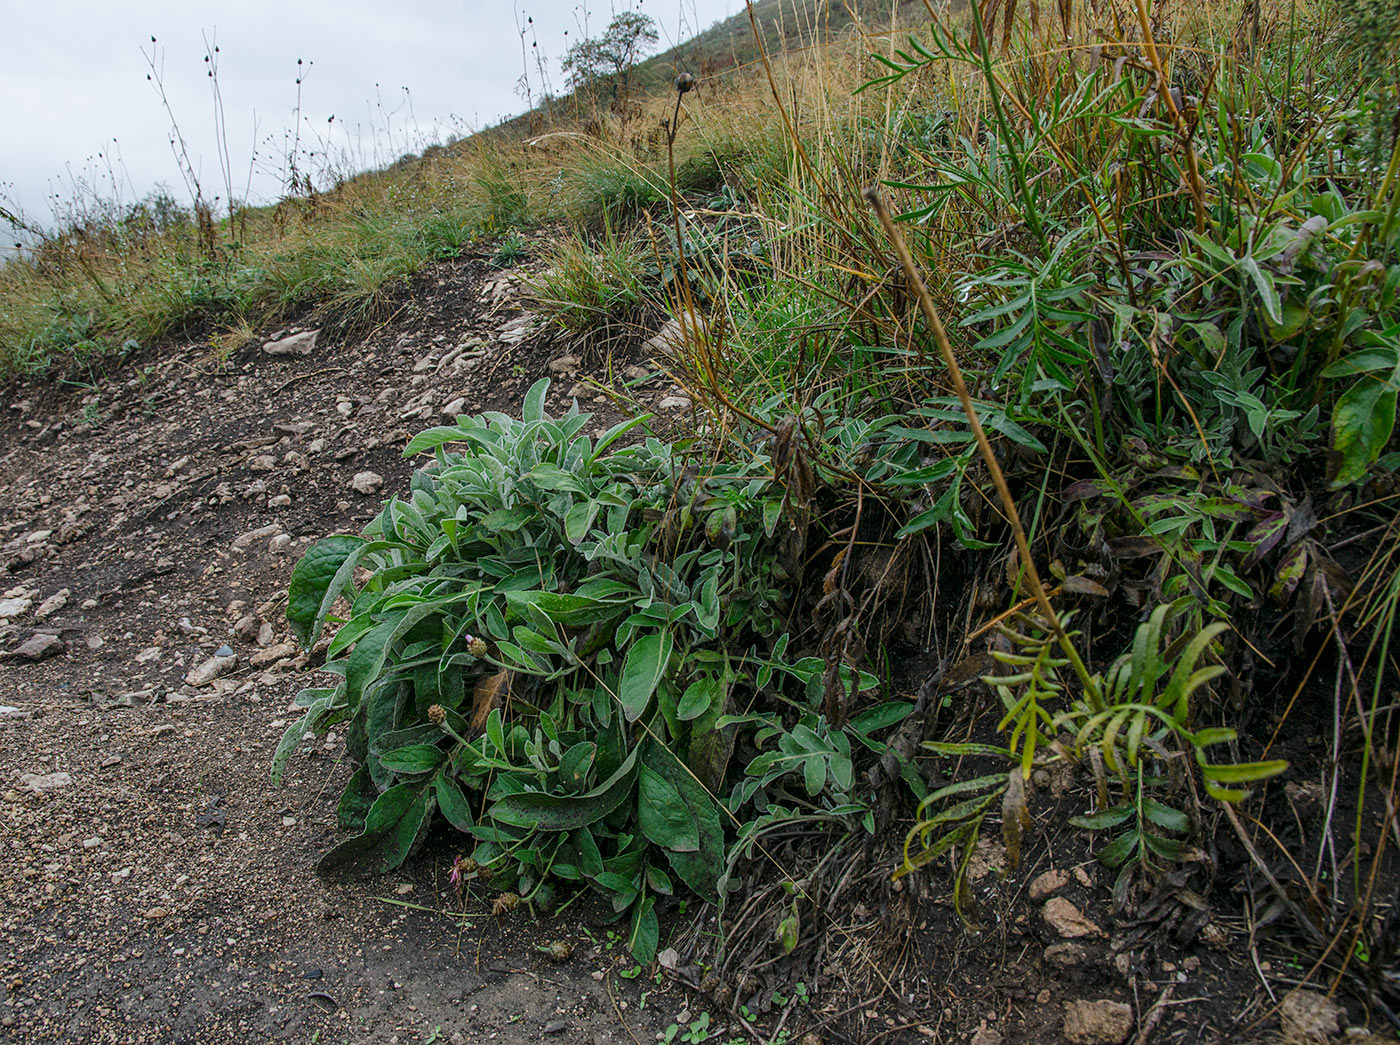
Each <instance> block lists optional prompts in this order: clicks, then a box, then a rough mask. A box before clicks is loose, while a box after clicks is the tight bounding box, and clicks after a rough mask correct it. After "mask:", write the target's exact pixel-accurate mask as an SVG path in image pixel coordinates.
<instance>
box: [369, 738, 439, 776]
mask: <svg viewBox="0 0 1400 1045" xmlns="http://www.w3.org/2000/svg"><path fill="white" fill-rule="evenodd" d="M446 760H447V752H446V751H444V750H442V748H440V747H437V746H436V745H433V744H407V745H405V746H403V747H397V748H394V749H393V750H392V751H386V752H384V754H382V755H380V756H379V764H380V765H382V766H383V767H384V768H385V769H388V770H392V771H393V772H395V773H405V774H409V775H412V774H415V773H431V772H432V771H433V770H435V769H437V768H438V766H440V765H442V763H443V762H445V761H446Z"/></svg>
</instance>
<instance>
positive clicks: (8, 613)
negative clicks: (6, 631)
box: [0, 598, 34, 621]
mask: <svg viewBox="0 0 1400 1045" xmlns="http://www.w3.org/2000/svg"><path fill="white" fill-rule="evenodd" d="M33 605H34V600H33V599H28V598H15V599H0V621H10V620H14V619H15V618H17V617H23V616H24V615H25V614H26V613H28V612H29V607H30V606H33Z"/></svg>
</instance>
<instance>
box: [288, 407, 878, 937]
mask: <svg viewBox="0 0 1400 1045" xmlns="http://www.w3.org/2000/svg"><path fill="white" fill-rule="evenodd" d="M547 389H548V382H547V381H541V382H538V383H537V384H536V385H535V386H533V387H532V388H531V390H530V392H529V394H528V395H527V397H526V401H525V407H524V412H523V415H522V418H521V419H519V420H516V419H513V418H510V417H507V416H506V415H503V414H491V415H486V416H485V417H482V418H463V419H461V420H460V421H459V423H458V424H457V425H454V426H449V427H442V428H435V429H431V430H429V431H427V432H424V433H422V434H420V435H418V436H417V437H415V438H414V439H413V440H411V441H410V443H409V445H408V448H407V450H406V453H408V454H410V455H412V454H418V453H422V452H431V453H432V454H433V455H434V459H433V462H432V463H431V464H429V465H428V466H427V467H425V468H423V469H421V470H420V471H418V472H417V473H416V474H415V475H414V478H413V482H412V484H411V496H410V497H409V498H408V499H405V500H400V499H398V498H394V499H391V500H390V501H389V503H388V504H387V505H386V506H385V508H384V510H383V512H382V513H381V514H380V515H379V517H378V518H377V519H376V520H375V521H374V523H372V524H371V525H370V526H369V527H368V528H367V530H366V534H365V536H364V537H354V536H338V537H331V538H327V539H325V540H322V541H320V542H318V543H317V544H316V545H314V546H313V547H312V548H311V549H310V550H309V551H308V552H307V553H306V555H305V556H304V557H303V559H302V560H301V562H300V563H299V564H298V565H297V568H296V570H295V571H294V573H293V576H292V582H291V588H290V592H289V596H288V606H287V616H288V619H289V621H290V622H291V623H292V626H293V629H294V630H295V632H296V634H297V636H298V637H299V639H300V640H301V641H302V642H303V643H305V644H308V645H309V644H311V643H312V642H314V641H315V639H316V637H317V636H318V635H319V634H320V631H321V628H322V625H323V623H324V622H326V621H327V620H331V621H332V622H334V623H336V624H338V629H337V631H336V633H335V636H334V638H333V639H332V641H331V643H330V646H329V649H328V651H327V653H328V658H329V659H328V660H327V662H326V665H325V670H327V671H329V672H332V673H334V674H335V675H337V676H339V678H338V680H337V682H336V684H335V685H334V686H333V687H330V688H318V689H308V690H304V691H303V692H302V693H301V694H300V695H299V696H298V698H297V702H298V704H299V705H300V706H302V707H304V708H306V713H305V715H304V716H303V717H302V718H301V719H300V720H298V721H297V722H296V723H294V724H293V725H292V726H290V727H289V728H288V730H287V732H286V734H285V736H284V738H283V740H282V743H281V744H280V745H279V747H278V750H277V752H276V756H275V758H274V765H273V776H274V779H275V780H276V779H280V777H281V775H282V772H283V770H284V768H285V766H286V763H287V760H288V759H289V758H290V757H291V755H292V753H293V752H294V751H295V749H296V747H297V745H298V744H299V742H300V740H301V737H302V736H303V735H304V733H305V732H306V731H308V730H311V731H316V732H321V731H324V730H326V729H327V728H329V727H330V726H331V725H332V724H334V723H336V722H341V721H347V720H348V739H347V743H348V749H349V751H350V752H351V754H352V756H353V757H354V758H355V759H356V760H357V761H359V762H360V763H361V766H360V768H359V769H358V770H357V771H356V772H355V774H354V776H353V777H352V778H351V780H350V782H349V784H348V785H347V787H346V790H345V793H344V795H343V796H342V798H341V802H340V817H341V821H342V823H343V824H344V825H345V826H347V827H354V828H357V829H358V833H357V834H356V835H355V836H354V837H352V838H350V839H348V840H346V841H344V842H342V843H340V844H339V845H337V846H336V847H335V848H334V849H332V850H331V851H330V852H329V853H327V854H326V855H325V856H324V857H323V858H322V860H321V862H320V864H319V868H320V870H321V871H322V872H323V873H327V874H345V873H376V872H382V871H385V870H388V869H390V868H392V867H395V866H397V865H398V864H400V863H401V862H402V861H403V860H404V859H406V858H407V857H408V855H409V854H410V853H411V852H412V850H413V848H414V847H415V846H416V845H417V844H418V843H419V842H420V841H421V840H422V838H423V837H424V835H425V833H426V831H427V830H428V827H429V825H430V824H431V823H432V822H433V820H434V818H435V814H436V813H441V814H442V817H443V818H444V819H446V820H447V821H448V822H449V823H450V824H451V825H452V826H454V827H455V828H457V829H458V830H460V831H463V832H465V833H466V834H468V835H469V836H471V837H472V838H473V839H474V840H475V842H476V846H475V849H474V851H473V853H472V857H471V859H472V861H473V867H474V868H475V869H476V871H475V873H477V874H478V875H479V876H480V877H482V878H483V879H484V878H488V877H489V881H490V884H491V885H492V887H493V888H496V889H502V890H508V891H507V892H505V893H504V894H503V895H502V897H501V898H500V899H499V900H498V901H497V905H498V907H499V908H500V909H502V910H508V909H510V908H511V907H512V906H513V905H514V904H515V903H516V902H517V900H518V899H523V900H524V901H525V902H547V901H549V900H550V899H552V896H553V893H554V890H555V889H556V888H557V887H558V886H561V885H564V886H576V887H577V886H583V885H587V886H590V887H592V888H594V889H595V890H597V891H598V892H600V893H602V894H603V895H604V896H605V897H607V898H608V899H609V900H610V901H611V903H612V905H613V908H614V910H615V911H616V912H617V913H618V914H619V915H621V914H628V915H630V922H629V928H628V931H627V933H626V936H625V943H626V945H627V947H628V949H629V950H630V951H631V952H632V953H633V955H634V956H635V957H636V958H637V959H638V960H639V961H643V962H645V961H649V960H650V958H651V955H652V953H653V952H654V951H655V949H656V946H657V940H658V923H657V917H656V912H655V909H654V905H655V900H656V897H658V896H670V895H672V894H674V893H675V892H676V890H677V888H678V885H677V883H676V882H675V881H674V880H673V878H672V875H673V874H674V875H676V876H677V877H678V878H679V880H680V884H681V885H683V886H685V887H688V888H689V889H691V890H693V891H694V892H695V893H697V894H698V895H699V896H701V897H703V898H705V899H708V900H710V901H712V902H713V901H717V900H718V899H719V895H720V894H719V879H720V877H721V874H722V873H724V871H725V868H726V866H727V864H726V850H727V847H726V845H725V841H724V820H723V819H722V809H721V806H720V804H719V803H718V802H717V801H716V800H715V799H714V797H713V792H714V791H715V790H716V789H718V788H719V787H721V786H722V784H723V782H724V780H725V777H726V774H727V768H728V762H729V759H730V756H731V752H732V750H733V746H734V733H735V728H736V727H737V726H738V725H739V724H740V722H741V721H746V720H741V719H740V718H735V717H734V716H729V717H726V715H727V712H728V711H729V709H730V708H731V707H732V706H734V705H735V703H736V702H738V701H739V700H740V697H739V694H740V693H741V692H742V693H748V694H750V696H749V697H746V698H744V699H745V700H749V699H752V697H753V696H754V695H760V694H761V695H762V696H763V697H764V699H765V700H770V701H771V700H782V701H786V702H789V703H794V704H796V706H798V707H800V706H801V703H802V696H803V694H804V692H807V691H809V690H810V687H811V685H812V680H813V678H814V677H815V676H819V675H820V662H811V661H801V660H799V661H797V662H795V663H792V664H789V663H787V662H786V660H785V659H784V658H785V653H784V651H785V649H786V646H787V639H786V637H785V636H779V635H778V634H777V629H778V622H779V621H780V620H781V608H782V606H783V603H784V599H785V596H784V594H783V593H782V592H783V588H784V587H785V585H784V581H783V578H784V577H785V576H786V574H785V573H784V567H783V565H782V564H783V562H784V561H785V556H784V554H783V553H782V545H783V543H784V541H785V540H788V539H790V537H789V534H788V531H787V529H786V528H780V527H779V520H780V518H781V516H782V514H783V511H784V507H783V503H784V494H783V491H782V490H781V489H780V488H779V487H777V485H776V484H775V483H774V482H773V480H772V478H771V476H772V465H771V464H770V463H769V462H768V459H767V458H766V457H765V456H763V455H761V454H759V455H755V456H753V457H751V458H750V459H748V460H741V461H739V462H736V463H734V464H727V463H723V462H711V463H710V464H708V465H707V466H706V467H705V468H704V469H703V470H700V471H699V472H698V473H697V472H696V471H694V470H693V468H692V466H691V465H690V464H689V462H688V461H687V460H686V458H684V457H683V456H682V455H681V454H680V453H679V452H678V451H677V450H676V449H675V448H673V447H671V446H670V445H667V444H664V443H661V442H659V441H657V440H656V439H654V438H643V439H640V440H639V441H636V442H633V443H632V444H630V445H627V446H625V447H624V446H622V445H621V444H622V441H623V440H624V438H625V437H628V436H632V437H633V438H635V437H636V435H637V434H638V433H640V432H641V431H642V429H641V427H640V426H641V425H642V424H643V423H644V421H645V418H637V419H634V420H631V421H627V422H623V423H621V424H619V425H617V426H615V427H614V428H613V429H611V430H610V431H609V432H608V433H607V434H606V435H604V436H602V437H600V438H599V440H598V441H597V442H596V443H595V442H593V441H592V440H590V439H588V438H587V437H585V436H583V435H582V432H583V430H584V428H585V427H586V426H587V424H588V422H589V417H588V415H586V414H580V413H578V412H577V408H576V407H575V408H573V409H571V410H570V412H569V413H567V414H565V415H564V416H563V417H560V418H557V419H555V418H550V417H549V416H547V415H546V413H545V411H544V399H545V395H546V392H547ZM451 447H460V449H449V448H451ZM659 552H663V553H664V554H659ZM358 571H368V577H367V579H365V580H364V581H363V582H362V583H356V581H355V577H356V575H357V572H358ZM342 597H344V598H345V599H347V600H348V601H349V612H348V615H347V616H346V617H344V618H336V617H332V616H331V614H332V611H333V609H334V608H335V606H336V605H337V600H339V599H341V598H342ZM745 649H747V652H743V651H744V650H745ZM765 651H766V652H765ZM888 720H889V718H888V716H886V717H885V718H884V719H882V721H888ZM764 721H765V722H766V723H767V725H766V726H765V731H764V732H763V733H761V734H760V735H761V737H763V738H764V739H769V738H772V737H779V738H780V742H781V743H782V744H783V745H784V746H785V747H786V746H787V745H788V744H789V743H794V744H796V745H797V750H801V751H805V752H806V754H805V755H804V756H803V758H804V759H805V768H803V769H802V770H801V772H802V775H803V777H804V780H805V781H806V787H807V791H808V794H809V796H815V795H816V794H817V793H818V792H820V791H821V790H822V789H823V788H827V787H830V788H831V789H832V790H833V791H834V792H835V793H836V794H837V795H838V796H840V797H842V798H843V799H844V798H845V795H844V792H845V791H848V790H849V788H850V786H851V783H852V767H851V763H850V759H849V742H848V741H847V740H845V737H844V735H842V734H834V733H829V734H827V736H828V739H826V740H822V739H821V738H820V737H819V736H818V734H816V733H812V732H810V731H809V730H807V728H806V727H804V726H802V725H801V724H798V725H796V726H794V727H792V731H791V733H789V732H787V731H786V730H785V729H784V728H783V727H782V726H781V725H779V720H778V719H777V718H775V717H769V718H766V719H765V720H764ZM867 725H868V727H869V728H875V726H871V725H870V724H869V723H867ZM789 737H790V738H791V740H789ZM760 742H762V741H760ZM813 744H815V745H816V747H812V745H813ZM818 765H819V766H820V768H821V779H820V781H819V780H818V779H817V774H816V772H815V770H814V769H813V768H812V767H813V766H818ZM792 768H793V767H792V766H788V765H786V764H785V765H783V766H781V767H779V766H775V765H769V764H766V763H765V765H764V766H762V767H761V768H760V770H759V771H758V772H757V773H756V774H755V775H757V776H760V777H762V778H763V779H764V782H765V783H771V782H772V780H773V779H776V775H777V774H783V773H786V772H789V771H790V770H791V769H792ZM828 781H829V783H828ZM749 797H750V798H751V797H752V791H751V792H750V793H749ZM742 805H743V802H739V803H733V802H731V803H730V812H731V813H737V812H738V811H739V807H740V806H742ZM846 805H847V806H848V807H849V808H848V810H847V814H846V815H852V814H856V813H861V812H863V811H864V808H863V807H862V806H859V805H854V804H852V803H850V802H849V801H847V802H846ZM508 898H509V899H508Z"/></svg>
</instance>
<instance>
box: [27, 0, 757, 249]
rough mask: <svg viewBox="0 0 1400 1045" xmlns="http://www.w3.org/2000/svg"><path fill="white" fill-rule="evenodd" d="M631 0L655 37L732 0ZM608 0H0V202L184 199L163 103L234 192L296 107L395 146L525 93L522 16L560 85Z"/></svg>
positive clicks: (411, 146) (533, 81)
mask: <svg viewBox="0 0 1400 1045" xmlns="http://www.w3.org/2000/svg"><path fill="white" fill-rule="evenodd" d="M631 3H632V5H634V6H635V7H636V8H637V9H639V10H641V11H643V12H645V13H646V14H649V15H651V16H652V17H653V18H654V19H655V20H656V22H657V25H658V30H659V32H660V36H661V41H660V48H665V47H666V46H669V45H670V44H671V43H678V42H680V41H681V40H683V39H685V38H687V37H689V36H691V35H693V34H694V33H695V32H698V31H700V30H702V29H705V28H707V27H709V26H710V25H712V24H713V23H714V22H716V21H718V20H719V19H721V18H724V17H726V16H727V15H729V14H732V13H734V12H736V11H738V10H740V9H742V3H743V0H631ZM621 6H629V0H587V2H586V3H585V2H583V0H514V2H512V0H456V2H450V0H237V2H223V3H209V2H204V0H41V2H38V3H35V2H33V0H0V25H3V26H4V27H5V33H4V40H3V42H0V112H3V113H4V114H5V118H4V120H3V123H0V206H4V207H5V208H7V209H9V210H11V211H14V210H16V209H18V210H21V211H22V212H23V213H24V215H25V216H26V217H27V218H28V219H30V220H31V221H35V222H37V223H38V224H40V225H43V226H50V225H52V224H53V223H54V222H55V221H56V220H58V219H61V218H62V217H63V216H64V213H65V211H66V208H67V207H68V206H70V205H71V204H72V203H73V202H74V201H80V202H87V203H90V202H92V201H93V200H95V199H98V198H100V199H106V200H112V199H116V200H118V201H120V202H122V203H131V202H134V201H135V200H137V199H140V198H141V197H144V196H146V195H147V194H149V193H151V192H152V191H154V190H157V189H158V188H164V189H166V190H168V191H169V193H170V195H171V196H173V197H174V198H175V199H176V200H177V201H179V202H182V203H184V204H186V205H187V204H188V202H189V198H190V192H189V190H188V187H187V182H186V180H185V179H184V178H183V177H182V174H181V166H180V164H179V163H178V162H177V159H176V157H175V155H174V154H173V152H172V148H171V145H170V133H171V125H172V119H171V114H173V116H174V123H175V124H176V125H178V128H179V132H180V134H181V135H182V136H183V138H184V139H185V145H186V147H185V150H184V151H185V153H186V154H187V155H188V157H189V160H190V167H191V168H192V169H193V171H194V173H195V175H196V177H197V178H198V179H199V181H200V184H201V187H202V190H203V193H204V195H205V196H206V197H207V198H212V197H214V196H219V197H225V195H226V188H225V186H226V184H229V183H231V184H232V185H233V195H234V198H235V199H240V198H243V197H244V196H245V190H247V192H246V195H248V196H249V197H250V198H251V199H252V200H253V201H255V202H265V201H267V200H269V199H275V198H276V197H277V196H278V194H279V188H280V185H281V184H282V182H283V179H284V170H283V157H284V156H285V155H286V154H287V153H288V151H289V150H288V148H287V144H288V142H289V140H290V136H291V135H292V134H293V129H294V128H295V127H296V126H298V125H299V126H300V130H301V143H302V148H303V150H304V151H305V150H306V149H307V148H310V149H311V150H313V151H316V152H318V153H319V154H320V155H321V156H323V157H328V158H330V159H332V160H333V161H334V162H335V163H336V164H338V165H339V166H341V167H350V168H353V169H355V170H362V169H365V168H367V167H372V166H379V165H382V164H385V163H388V162H392V160H394V159H395V158H397V157H398V156H400V155H402V154H404V153H406V152H418V151H421V149H422V148H423V147H424V145H426V144H430V143H431V142H432V141H433V140H435V139H436V140H445V139H446V138H447V137H449V136H461V135H465V134H468V133H471V132H472V131H474V130H479V129H481V128H482V127H487V126H490V125H492V124H494V123H496V122H498V121H499V120H501V119H502V118H504V117H506V116H511V115H515V114H517V113H519V112H523V111H524V110H525V109H526V108H527V107H528V106H527V104H526V98H525V97H524V96H523V95H522V93H521V91H520V89H519V81H520V79H521V74H522V71H523V66H522V47H521V39H522V34H521V29H522V28H523V29H524V31H525V37H524V38H525V51H526V52H528V58H527V61H528V65H529V78H530V89H531V91H532V92H533V93H534V95H535V97H536V99H537V98H538V92H539V91H540V89H541V86H542V84H541V76H540V71H539V68H538V62H537V59H536V52H535V49H534V48H533V47H532V46H531V45H532V44H537V46H538V51H539V52H541V53H542V54H543V55H544V56H545V59H546V61H545V69H546V72H547V75H548V76H549V78H550V80H551V81H552V84H553V86H554V88H555V89H556V90H562V89H563V87H564V84H563V77H562V76H561V75H560V73H559V64H558V63H559V59H560V58H562V57H563V54H564V52H565V50H567V48H568V46H569V44H570V43H571V42H573V41H576V40H578V39H579V38H580V37H581V36H582V35H583V33H584V29H585V26H586V29H587V33H588V35H597V34H598V33H600V32H601V31H602V30H603V29H604V28H605V27H606V25H607V23H608V21H609V19H610V18H611V16H612V14H613V13H614V12H615V11H616V10H617V9H619V7H621ZM518 27H519V28H518ZM153 36H154V37H155V42H154V43H152V40H151V38H152V37H153ZM206 41H207V42H208V46H206ZM215 44H217V46H218V52H217V53H213V52H211V51H210V50H209V48H210V47H212V46H213V45H215ZM206 55H209V56H210V57H212V58H214V59H215V60H216V61H217V74H218V75H217V85H218V88H219V92H220V95H221V98H222V119H223V124H224V127H225V131H224V135H223V138H224V139H225V140H226V141H227V155H228V161H227V162H226V163H224V162H222V161H221V159H220V152H221V148H220V136H219V135H218V134H217V133H216V127H217V123H218V121H217V118H216V113H217V111H218V110H217V109H216V106H215V104H214V101H213V99H212V96H211V90H210V88H211V85H212V83H213V82H214V81H211V79H210V77H209V76H208V72H209V69H210V66H209V65H208V64H206V62H205V56H206ZM298 59H300V60H301V64H300V65H298ZM152 66H153V67H152ZM299 73H300V75H301V80H302V82H301V84H300V91H301V100H300V113H299V115H300V119H298V109H297V91H298V85H297V82H296V81H297V78H298V74H299ZM148 76H150V77H151V78H150V79H148ZM158 83H159V85H163V87H164V92H165V96H166V99H167V100H168V102H169V108H170V112H169V113H167V111H166V109H165V107H164V104H163V103H162V100H161V97H160V94H159V92H158V90H157V86H158ZM332 117H333V119H332ZM255 129H256V130H255ZM312 162H313V164H314V161H312ZM305 163H306V161H305V160H304V161H303V165H305ZM225 170H227V176H226V175H225ZM55 197H56V198H57V200H56V199H55ZM56 202H57V207H55V203H56ZM55 210H57V213H55ZM11 238H12V237H10V236H9V235H8V234H7V233H6V232H5V230H3V227H0V239H4V240H5V241H6V242H7V243H8V241H9V240H10V239H11Z"/></svg>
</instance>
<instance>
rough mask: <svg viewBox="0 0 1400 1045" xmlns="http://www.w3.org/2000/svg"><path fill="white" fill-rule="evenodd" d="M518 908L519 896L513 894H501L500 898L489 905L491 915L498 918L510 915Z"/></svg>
mask: <svg viewBox="0 0 1400 1045" xmlns="http://www.w3.org/2000/svg"><path fill="white" fill-rule="evenodd" d="M519 906H520V897H519V896H517V895H516V894H515V893H502V894H501V895H500V896H498V897H496V899H495V901H494V902H493V903H492V904H491V913H492V914H494V915H495V916H496V917H497V918H499V917H501V915H503V914H510V913H511V912H512V911H514V910H515V909H516V908H517V907H519Z"/></svg>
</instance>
